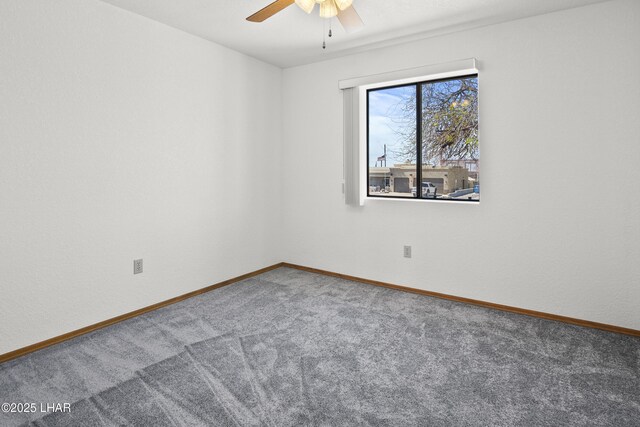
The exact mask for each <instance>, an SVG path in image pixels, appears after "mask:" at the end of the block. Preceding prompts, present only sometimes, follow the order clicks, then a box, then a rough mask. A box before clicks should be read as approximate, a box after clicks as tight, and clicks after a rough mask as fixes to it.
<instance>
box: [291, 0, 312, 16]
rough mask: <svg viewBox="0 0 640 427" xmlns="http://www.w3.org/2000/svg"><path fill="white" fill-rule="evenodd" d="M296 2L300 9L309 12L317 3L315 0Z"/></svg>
mask: <svg viewBox="0 0 640 427" xmlns="http://www.w3.org/2000/svg"><path fill="white" fill-rule="evenodd" d="M296 4H297V5H298V6H299V7H300V9H302V10H304V11H305V12H307V13H311V11H312V10H313V7H314V6H315V5H316V2H315V0H296Z"/></svg>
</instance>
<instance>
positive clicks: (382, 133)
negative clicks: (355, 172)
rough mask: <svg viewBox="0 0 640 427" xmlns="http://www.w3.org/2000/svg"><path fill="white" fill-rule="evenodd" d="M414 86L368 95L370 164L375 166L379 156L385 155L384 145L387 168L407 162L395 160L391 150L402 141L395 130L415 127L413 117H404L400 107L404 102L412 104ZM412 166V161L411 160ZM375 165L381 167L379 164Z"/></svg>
mask: <svg viewBox="0 0 640 427" xmlns="http://www.w3.org/2000/svg"><path fill="white" fill-rule="evenodd" d="M415 97H416V87H415V86H403V87H395V88H389V89H382V90H376V91H371V92H369V165H370V166H375V164H376V160H377V159H378V157H380V156H382V155H383V154H384V145H385V144H386V145H387V166H392V165H393V164H394V163H404V162H405V161H406V160H407V159H404V158H402V159H399V158H396V157H395V156H394V154H393V151H394V149H397V148H399V147H400V146H401V145H402V143H403V141H402V137H401V136H400V135H399V134H398V131H400V130H402V129H404V128H406V127H415V116H414V117H413V118H412V117H407V115H406V114H405V113H403V112H402V109H401V108H402V106H403V105H405V104H406V103H407V102H413V103H414V105H415ZM411 160H412V162H413V163H415V159H411ZM378 165H380V164H379V163H378Z"/></svg>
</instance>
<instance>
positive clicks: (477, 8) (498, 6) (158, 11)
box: [102, 0, 608, 67]
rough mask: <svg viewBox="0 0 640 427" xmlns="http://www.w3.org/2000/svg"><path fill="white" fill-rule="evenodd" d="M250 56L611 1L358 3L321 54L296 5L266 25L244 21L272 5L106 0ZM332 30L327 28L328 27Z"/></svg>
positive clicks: (318, 21)
mask: <svg viewBox="0 0 640 427" xmlns="http://www.w3.org/2000/svg"><path fill="white" fill-rule="evenodd" d="M102 1H104V2H106V3H110V4H112V5H115V6H118V7H120V8H122V9H126V10H129V11H131V12H134V13H137V14H139V15H143V16H146V17H148V18H151V19H153V20H156V21H159V22H162V23H165V24H167V25H170V26H172V27H175V28H179V29H181V30H183V31H186V32H188V33H191V34H194V35H197V36H200V37H203V38H205V39H207V40H211V41H214V42H216V43H219V44H221V45H224V46H227V47H230V48H232V49H235V50H237V51H240V52H243V53H246V54H247V55H250V56H253V57H255V58H258V59H261V60H263V61H266V62H269V63H272V64H275V65H277V66H279V67H291V66H295V65H301V64H306V63H310V62H315V61H321V60H324V59H328V58H331V57H335V56H340V55H344V54H347V53H352V52H355V51H359V50H365V49H368V48H372V47H377V46H380V45H384V44H388V43H395V42H399V41H405V40H410V39H415V38H419V37H426V36H429V35H435V34H440V33H443V32H448V31H455V30H460V29H464V28H472V27H478V26H482V25H488V24H493V23H497V22H504V21H509V20H513V19H518V18H524V17H527V16H533V15H540V14H543V13H548V12H553V11H557V10H563V9H569V8H573V7H579V6H584V5H587V4H592V3H599V2H603V1H608V0H354V2H353V4H354V6H355V8H356V10H357V11H358V13H359V14H360V16H361V17H362V20H363V21H364V22H365V28H364V29H363V30H361V31H359V32H357V33H353V34H347V33H345V32H344V30H342V27H340V24H339V22H338V21H337V20H336V19H335V18H334V19H333V20H332V23H333V24H332V27H333V28H332V29H333V37H332V38H330V39H327V49H326V50H323V49H322V37H323V24H325V25H327V23H326V22H323V21H324V20H323V19H322V18H320V17H319V16H318V8H317V6H316V8H315V10H314V12H313V13H312V14H311V15H307V14H306V13H304V12H303V11H302V10H301V9H300V8H299V7H298V6H296V5H295V4H293V5H291V6H290V7H288V8H287V9H285V10H284V11H282V12H280V13H278V14H276V15H274V16H273V17H271V18H269V19H267V20H266V21H265V22H262V23H253V22H248V21H246V20H245V18H246V17H247V16H249V15H251V14H252V13H254V12H256V11H258V10H259V9H261V8H262V7H264V6H266V5H267V4H269V3H270V2H271V1H272V0H179V1H177V0H102ZM327 31H328V27H327Z"/></svg>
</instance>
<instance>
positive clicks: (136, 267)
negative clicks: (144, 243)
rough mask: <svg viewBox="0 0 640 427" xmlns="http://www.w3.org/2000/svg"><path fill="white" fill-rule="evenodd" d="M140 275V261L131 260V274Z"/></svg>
mask: <svg viewBox="0 0 640 427" xmlns="http://www.w3.org/2000/svg"><path fill="white" fill-rule="evenodd" d="M140 273H142V259H134V260H133V274H140Z"/></svg>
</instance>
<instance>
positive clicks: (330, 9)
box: [247, 0, 364, 33]
mask: <svg viewBox="0 0 640 427" xmlns="http://www.w3.org/2000/svg"><path fill="white" fill-rule="evenodd" d="M293 3H296V4H297V5H298V6H300V9H302V10H304V11H305V12H307V13H311V12H312V11H313V8H314V7H315V5H316V3H318V4H319V5H320V17H322V18H333V17H334V16H337V17H338V20H339V21H340V24H342V27H343V28H344V29H345V31H346V32H347V33H353V32H354V31H358V30H360V29H361V28H362V27H363V26H364V23H363V22H362V19H360V15H358V12H356V11H355V9H354V8H353V6H352V5H351V4H352V3H353V0H276V1H274V2H273V3H271V4H269V5H267V6H266V7H264V8H262V9H260V10H259V11H257V12H256V13H254V14H253V15H251V16H249V17H248V18H247V21H251V22H262V21H264V20H265V19H267V18H270V17H271V16H273V15H275V14H276V13H278V12H280V11H281V10H283V9H285V8H287V7H289V6H291V5H292V4H293Z"/></svg>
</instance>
